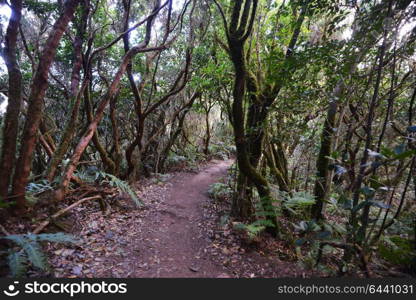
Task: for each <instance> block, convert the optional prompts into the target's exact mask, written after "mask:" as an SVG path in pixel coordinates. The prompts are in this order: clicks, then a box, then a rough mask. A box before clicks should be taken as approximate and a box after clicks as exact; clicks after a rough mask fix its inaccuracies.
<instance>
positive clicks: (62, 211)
mask: <svg viewBox="0 0 416 300" xmlns="http://www.w3.org/2000/svg"><path fill="white" fill-rule="evenodd" d="M101 198H102V197H101V196H99V195H96V196H92V197H87V198H84V199H81V200H78V201H77V202H74V203H72V204H71V205H69V206H67V207H65V208H63V209H61V210H59V211H57V212H56V213H54V214H53V215H52V216H51V217H50V218H49V219H48V220H45V221H43V222H42V223H41V224H40V225H39V226H38V227H36V229H35V230H33V233H34V234H38V233H40V232H41V231H42V230H43V229H45V227H46V226H48V225H49V224H50V223H51V221H54V220H55V219H57V218H59V217H60V216H62V215H63V214H65V213H67V212H68V211H70V210H71V209H73V208H74V207H76V206H78V205H80V204H81V203H83V202H85V201H89V200H96V199H101Z"/></svg>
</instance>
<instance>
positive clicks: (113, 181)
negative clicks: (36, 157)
mask: <svg viewBox="0 0 416 300" xmlns="http://www.w3.org/2000/svg"><path fill="white" fill-rule="evenodd" d="M98 174H99V176H100V177H102V178H108V179H109V180H108V184H109V185H111V186H112V187H117V188H118V189H120V190H121V191H123V192H125V193H127V194H128V195H129V196H130V198H131V199H132V200H133V202H134V204H136V206H137V207H142V206H144V203H143V201H142V200H140V199H139V197H137V195H136V193H135V192H134V191H133V189H132V188H131V187H130V186H129V185H128V183H127V182H125V181H123V180H121V179H119V178H117V177H116V176H114V175H111V174H108V173H105V172H101V171H100V172H98Z"/></svg>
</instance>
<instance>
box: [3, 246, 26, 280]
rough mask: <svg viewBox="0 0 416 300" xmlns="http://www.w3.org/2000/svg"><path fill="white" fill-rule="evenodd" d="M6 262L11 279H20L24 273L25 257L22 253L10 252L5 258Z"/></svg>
mask: <svg viewBox="0 0 416 300" xmlns="http://www.w3.org/2000/svg"><path fill="white" fill-rule="evenodd" d="M7 262H8V265H9V268H10V273H11V274H10V275H11V276H12V277H21V276H23V275H24V274H25V273H26V265H25V264H26V262H27V257H26V256H25V254H24V252H23V251H17V252H16V251H13V250H11V251H10V254H9V255H8V257H7Z"/></svg>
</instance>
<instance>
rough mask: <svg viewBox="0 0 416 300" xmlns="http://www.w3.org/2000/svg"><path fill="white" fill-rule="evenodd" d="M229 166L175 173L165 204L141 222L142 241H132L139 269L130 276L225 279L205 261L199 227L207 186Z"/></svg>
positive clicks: (219, 163)
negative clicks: (134, 245) (135, 249)
mask: <svg viewBox="0 0 416 300" xmlns="http://www.w3.org/2000/svg"><path fill="white" fill-rule="evenodd" d="M231 163H232V161H231V160H227V161H212V162H211V163H210V164H209V165H208V166H207V167H206V168H204V169H203V170H202V171H200V172H199V173H198V174H190V173H182V174H177V175H176V176H175V177H174V178H173V179H172V180H170V183H171V186H170V188H169V189H168V190H167V191H166V192H167V195H168V196H167V197H166V199H165V201H164V202H162V203H161V205H160V206H159V208H158V209H157V210H155V211H152V212H151V213H150V214H149V215H148V216H147V217H146V218H145V219H144V220H143V224H145V226H146V229H147V230H144V232H145V233H146V234H148V235H147V236H146V239H139V240H137V241H135V242H136V243H137V244H139V245H138V248H139V251H138V252H139V255H138V257H137V259H138V260H139V261H140V264H139V266H142V267H138V268H136V271H135V272H134V274H132V275H133V276H134V277H218V276H226V275H225V274H224V273H225V270H224V268H223V267H222V266H219V265H215V264H214V263H213V262H212V261H210V260H209V259H207V258H206V255H205V253H204V249H205V246H206V245H207V243H208V242H209V241H208V240H207V239H206V237H203V236H202V235H201V232H200V229H199V225H200V220H201V218H202V217H203V216H202V205H204V203H205V201H206V200H207V197H208V195H207V190H208V188H209V186H210V185H211V184H213V183H214V182H216V181H218V179H219V178H220V177H221V176H223V175H225V174H226V171H227V169H228V167H229V166H230V165H231ZM143 266H144V267H143Z"/></svg>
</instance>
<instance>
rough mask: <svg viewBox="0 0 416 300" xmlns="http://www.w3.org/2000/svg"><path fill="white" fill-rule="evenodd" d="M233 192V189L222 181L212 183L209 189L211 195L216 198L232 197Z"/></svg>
mask: <svg viewBox="0 0 416 300" xmlns="http://www.w3.org/2000/svg"><path fill="white" fill-rule="evenodd" d="M232 193H233V191H232V189H231V188H230V187H229V186H228V185H227V184H224V183H221V182H217V183H214V184H212V185H211V186H210V187H209V189H208V194H209V196H210V197H211V198H213V199H215V200H225V199H227V198H229V197H231V195H232Z"/></svg>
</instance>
